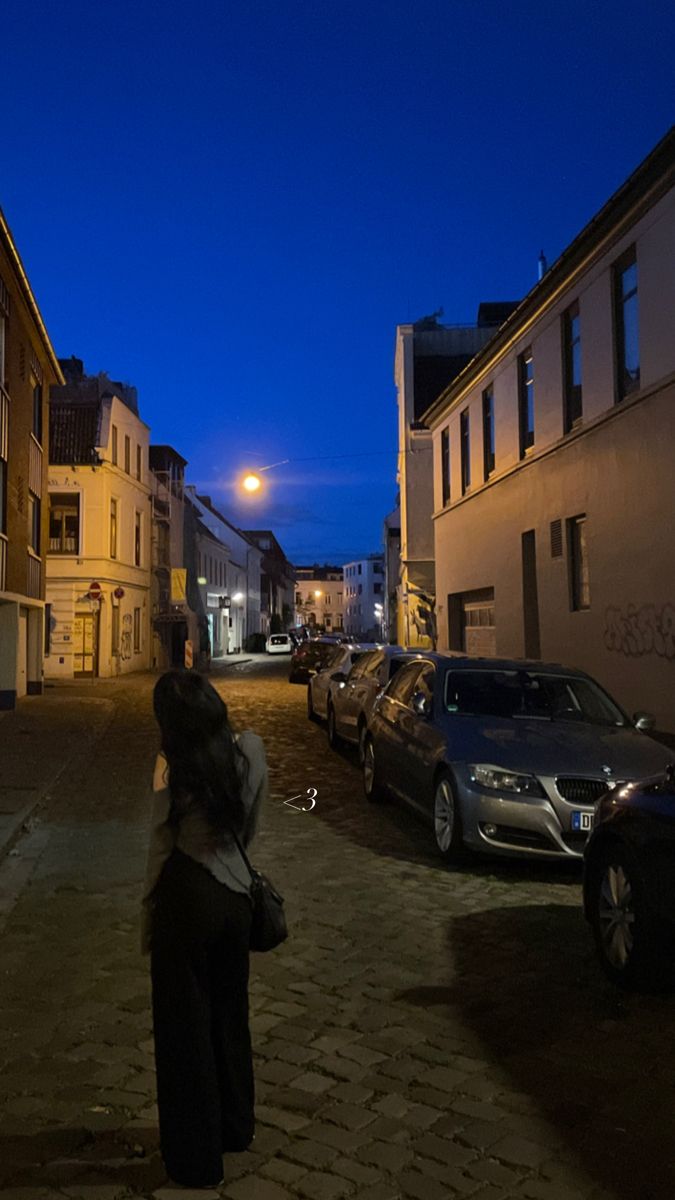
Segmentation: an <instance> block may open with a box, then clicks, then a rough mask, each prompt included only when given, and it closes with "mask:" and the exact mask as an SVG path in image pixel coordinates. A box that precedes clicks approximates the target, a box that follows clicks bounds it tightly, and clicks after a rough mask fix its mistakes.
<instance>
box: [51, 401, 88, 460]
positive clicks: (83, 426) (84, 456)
mask: <svg viewBox="0 0 675 1200" xmlns="http://www.w3.org/2000/svg"><path fill="white" fill-rule="evenodd" d="M99 419H100V404H99V402H98V401H95V402H94V403H93V404H92V403H88V404H59V403H58V402H54V401H52V402H51V404H50V406H49V462H50V463H53V464H54V466H57V465H66V464H67V465H69V466H75V465H77V464H82V465H87V464H88V465H90V466H94V465H96V464H97V463H99V462H100V459H99V456H98V454H97V451H96V446H97V445H98V437H99Z"/></svg>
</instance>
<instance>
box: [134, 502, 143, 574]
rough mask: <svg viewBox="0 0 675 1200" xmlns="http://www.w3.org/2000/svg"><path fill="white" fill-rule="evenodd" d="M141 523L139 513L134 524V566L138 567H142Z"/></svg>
mask: <svg viewBox="0 0 675 1200" xmlns="http://www.w3.org/2000/svg"><path fill="white" fill-rule="evenodd" d="M141 522H142V517H141V514H140V513H138V512H137V513H136V521H135V524H134V566H136V567H140V565H141Z"/></svg>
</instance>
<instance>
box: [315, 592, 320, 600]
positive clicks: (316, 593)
mask: <svg viewBox="0 0 675 1200" xmlns="http://www.w3.org/2000/svg"><path fill="white" fill-rule="evenodd" d="M314 595H315V596H316V598H317V600H318V599H319V596H320V595H321V592H320V591H319V592H315V593H314Z"/></svg>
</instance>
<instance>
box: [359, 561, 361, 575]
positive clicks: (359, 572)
mask: <svg viewBox="0 0 675 1200" xmlns="http://www.w3.org/2000/svg"><path fill="white" fill-rule="evenodd" d="M360 574H361V563H359V575H360Z"/></svg>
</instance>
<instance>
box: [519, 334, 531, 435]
mask: <svg viewBox="0 0 675 1200" xmlns="http://www.w3.org/2000/svg"><path fill="white" fill-rule="evenodd" d="M518 428H519V433H520V457H521V458H524V457H525V455H526V454H527V452H528V450H529V449H530V447H531V446H534V361H533V359H532V351H531V350H525V351H524V353H523V354H521V355H520V357H519V359H518Z"/></svg>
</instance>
